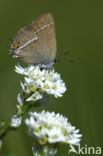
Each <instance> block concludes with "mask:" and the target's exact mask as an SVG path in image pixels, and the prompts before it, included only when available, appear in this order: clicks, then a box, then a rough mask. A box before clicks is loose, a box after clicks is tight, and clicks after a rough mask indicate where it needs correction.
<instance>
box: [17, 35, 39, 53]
mask: <svg viewBox="0 0 103 156" xmlns="http://www.w3.org/2000/svg"><path fill="white" fill-rule="evenodd" d="M37 39H38V37H35V38H33V39H32V40H29V41H27V42H26V43H25V44H24V45H23V46H21V47H19V48H18V50H17V51H16V54H18V53H19V50H20V49H22V48H24V47H26V46H27V45H28V44H30V43H32V42H33V41H36V40H37Z"/></svg>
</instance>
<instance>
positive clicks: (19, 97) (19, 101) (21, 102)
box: [17, 93, 24, 106]
mask: <svg viewBox="0 0 103 156" xmlns="http://www.w3.org/2000/svg"><path fill="white" fill-rule="evenodd" d="M17 100H18V103H19V105H20V106H22V105H23V104H24V99H23V96H22V94H20V93H19V94H18V96H17Z"/></svg>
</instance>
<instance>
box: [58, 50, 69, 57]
mask: <svg viewBox="0 0 103 156" xmlns="http://www.w3.org/2000/svg"><path fill="white" fill-rule="evenodd" d="M68 54H70V52H69V51H67V52H64V53H62V54H60V55H58V57H61V56H64V55H68Z"/></svg>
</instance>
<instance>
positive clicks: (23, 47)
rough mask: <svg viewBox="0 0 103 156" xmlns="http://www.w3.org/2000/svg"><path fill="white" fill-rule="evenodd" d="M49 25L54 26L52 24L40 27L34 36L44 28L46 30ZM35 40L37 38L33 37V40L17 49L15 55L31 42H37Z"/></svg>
mask: <svg viewBox="0 0 103 156" xmlns="http://www.w3.org/2000/svg"><path fill="white" fill-rule="evenodd" d="M51 25H54V24H53V23H50V24H47V25H45V26H44V27H41V28H40V29H39V30H37V31H36V32H35V33H34V34H37V33H38V32H40V31H41V30H43V29H45V28H47V27H49V26H51ZM37 39H38V37H35V38H33V39H32V40H29V41H27V42H26V43H25V44H24V45H23V46H21V47H19V48H18V50H17V51H16V54H18V53H19V50H20V49H22V48H24V47H26V46H27V45H28V44H30V43H32V42H33V41H35V40H37Z"/></svg>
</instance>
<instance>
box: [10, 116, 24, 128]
mask: <svg viewBox="0 0 103 156" xmlns="http://www.w3.org/2000/svg"><path fill="white" fill-rule="evenodd" d="M21 122H22V117H21V116H20V117H17V115H14V116H13V117H12V119H11V127H14V128H17V127H19V126H20V125H21Z"/></svg>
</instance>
